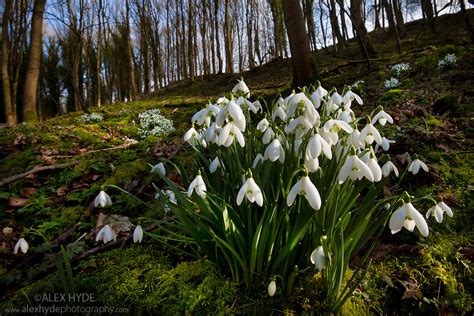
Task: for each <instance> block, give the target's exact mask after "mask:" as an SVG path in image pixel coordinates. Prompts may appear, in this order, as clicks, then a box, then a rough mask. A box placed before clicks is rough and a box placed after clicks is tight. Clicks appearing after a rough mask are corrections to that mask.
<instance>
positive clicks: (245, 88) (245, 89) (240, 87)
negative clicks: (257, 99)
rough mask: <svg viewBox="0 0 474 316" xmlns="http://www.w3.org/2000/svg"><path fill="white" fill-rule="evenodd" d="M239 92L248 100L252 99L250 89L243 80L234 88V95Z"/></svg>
mask: <svg viewBox="0 0 474 316" xmlns="http://www.w3.org/2000/svg"><path fill="white" fill-rule="evenodd" d="M239 92H240V93H242V94H243V95H244V96H245V97H246V98H248V97H250V90H249V87H248V86H247V85H246V84H245V82H244V80H243V79H241V80H239V83H237V84H236V85H235V86H234V87H233V88H232V93H234V94H237V93H239Z"/></svg>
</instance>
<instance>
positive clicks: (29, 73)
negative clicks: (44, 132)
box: [22, 0, 46, 122]
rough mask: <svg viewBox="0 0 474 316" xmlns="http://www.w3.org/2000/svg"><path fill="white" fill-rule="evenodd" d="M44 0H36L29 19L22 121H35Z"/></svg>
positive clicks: (36, 117)
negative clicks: (29, 28) (29, 32)
mask: <svg viewBox="0 0 474 316" xmlns="http://www.w3.org/2000/svg"><path fill="white" fill-rule="evenodd" d="M45 5H46V0H36V1H35V4H34V7H33V16H32V20H31V35H30V52H29V56H28V57H29V58H28V66H27V69H26V75H25V87H24V90H23V106H22V113H23V121H25V122H37V121H38V115H37V112H36V98H37V92H38V91H37V90H38V78H39V74H40V65H41V47H42V45H41V44H42V38H43V14H44V7H45Z"/></svg>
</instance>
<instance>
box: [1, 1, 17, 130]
mask: <svg viewBox="0 0 474 316" xmlns="http://www.w3.org/2000/svg"><path fill="white" fill-rule="evenodd" d="M11 10H12V0H6V1H5V7H4V12H3V20H2V87H3V106H4V107H5V119H6V123H7V126H8V127H12V126H14V125H15V124H16V106H15V100H13V99H12V95H11V85H10V73H9V69H8V68H9V56H10V40H9V38H8V24H9V23H10V16H11Z"/></svg>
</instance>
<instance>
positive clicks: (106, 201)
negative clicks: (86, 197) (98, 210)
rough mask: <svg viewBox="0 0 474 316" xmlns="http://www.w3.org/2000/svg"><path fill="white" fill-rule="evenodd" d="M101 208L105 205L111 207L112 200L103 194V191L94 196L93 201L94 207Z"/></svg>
mask: <svg viewBox="0 0 474 316" xmlns="http://www.w3.org/2000/svg"><path fill="white" fill-rule="evenodd" d="M99 205H100V206H101V207H106V206H107V205H112V199H111V198H110V196H109V195H108V194H107V193H105V191H100V193H99V194H98V195H97V196H96V198H95V200H94V206H95V207H97V206H99Z"/></svg>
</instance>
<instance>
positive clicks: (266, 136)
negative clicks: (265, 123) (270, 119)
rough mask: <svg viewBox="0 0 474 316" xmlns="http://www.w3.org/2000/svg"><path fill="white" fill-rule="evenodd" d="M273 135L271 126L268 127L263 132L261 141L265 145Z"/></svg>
mask: <svg viewBox="0 0 474 316" xmlns="http://www.w3.org/2000/svg"><path fill="white" fill-rule="evenodd" d="M274 136H275V132H274V131H273V129H272V128H271V127H268V128H267V129H266V130H265V133H264V134H263V137H262V142H263V143H264V144H265V145H266V144H268V143H269V142H270V141H271V140H272V139H273V137H274Z"/></svg>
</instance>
